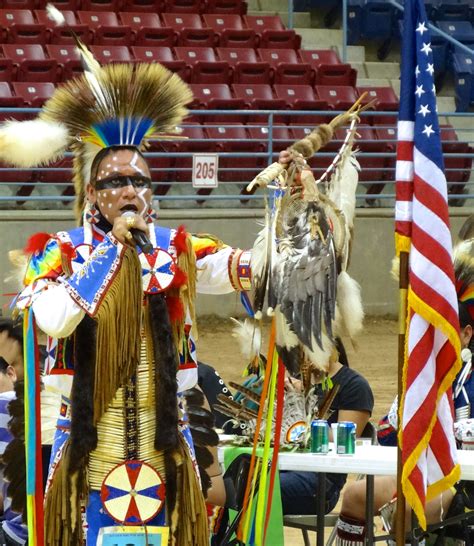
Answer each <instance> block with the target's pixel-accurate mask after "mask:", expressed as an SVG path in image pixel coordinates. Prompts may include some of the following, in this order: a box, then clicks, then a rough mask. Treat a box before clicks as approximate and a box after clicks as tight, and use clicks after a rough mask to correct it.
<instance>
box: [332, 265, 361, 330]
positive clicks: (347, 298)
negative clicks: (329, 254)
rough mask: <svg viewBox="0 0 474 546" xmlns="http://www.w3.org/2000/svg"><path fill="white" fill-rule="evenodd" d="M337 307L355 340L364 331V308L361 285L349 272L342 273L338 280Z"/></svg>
mask: <svg viewBox="0 0 474 546" xmlns="http://www.w3.org/2000/svg"><path fill="white" fill-rule="evenodd" d="M337 305H338V308H339V312H340V313H341V318H342V322H343V325H344V327H345V329H346V331H347V334H348V335H349V337H351V338H353V337H354V336H356V335H357V334H358V333H360V332H361V330H362V325H363V321H364V308H363V306H362V297H361V293H360V285H359V283H358V282H357V281H356V280H355V279H353V278H352V277H351V276H350V275H349V273H347V271H341V273H340V274H339V277H338V279H337Z"/></svg>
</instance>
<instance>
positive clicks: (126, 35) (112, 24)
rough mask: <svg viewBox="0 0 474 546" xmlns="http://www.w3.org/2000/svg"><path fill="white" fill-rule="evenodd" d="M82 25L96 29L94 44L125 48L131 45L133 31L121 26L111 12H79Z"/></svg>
mask: <svg viewBox="0 0 474 546" xmlns="http://www.w3.org/2000/svg"><path fill="white" fill-rule="evenodd" d="M77 17H78V20H79V22H80V23H82V24H85V25H88V26H89V27H90V28H92V29H94V34H95V35H94V44H97V45H99V44H100V45H106V46H123V45H124V44H125V45H129V44H131V41H132V30H131V29H130V27H127V26H124V25H120V22H119V20H118V18H117V15H116V14H115V13H113V12H111V11H78V12H77Z"/></svg>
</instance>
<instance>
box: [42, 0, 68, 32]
mask: <svg viewBox="0 0 474 546" xmlns="http://www.w3.org/2000/svg"><path fill="white" fill-rule="evenodd" d="M46 14H47V16H48V18H49V19H51V21H53V22H54V23H55V25H56V26H58V27H61V26H64V25H65V24H66V18H65V17H64V15H63V14H62V13H61V12H60V11H59V10H58V8H57V7H55V6H54V5H53V4H46Z"/></svg>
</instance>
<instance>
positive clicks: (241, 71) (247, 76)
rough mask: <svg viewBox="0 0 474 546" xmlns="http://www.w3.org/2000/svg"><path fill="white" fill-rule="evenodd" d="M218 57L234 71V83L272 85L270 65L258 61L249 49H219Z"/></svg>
mask: <svg viewBox="0 0 474 546" xmlns="http://www.w3.org/2000/svg"><path fill="white" fill-rule="evenodd" d="M216 52H217V56H218V57H219V59H220V60H221V61H226V62H227V63H229V66H230V67H232V69H233V82H234V83H270V82H271V77H270V65H269V64H268V63H262V62H260V61H259V60H258V58H257V54H256V53H255V50H254V49H252V48H249V47H218V48H216Z"/></svg>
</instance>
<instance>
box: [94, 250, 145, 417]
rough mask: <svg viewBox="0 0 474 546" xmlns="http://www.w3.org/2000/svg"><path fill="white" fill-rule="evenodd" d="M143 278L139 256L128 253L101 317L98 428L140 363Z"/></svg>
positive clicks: (96, 406) (101, 308) (96, 399)
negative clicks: (99, 422) (118, 390)
mask: <svg viewBox="0 0 474 546" xmlns="http://www.w3.org/2000/svg"><path fill="white" fill-rule="evenodd" d="M142 290H143V289H142V278H141V267H140V262H139V260H138V256H137V253H136V252H135V250H133V249H131V248H127V249H126V250H125V254H124V256H123V259H122V264H121V266H120V270H119V272H118V274H117V276H116V278H115V279H114V281H113V283H112V285H111V286H110V287H109V289H108V291H107V295H106V296H105V298H104V300H103V301H102V303H101V304H100V306H99V310H98V313H97V317H96V318H97V341H96V365H95V382H94V393H95V395H94V425H96V424H97V422H98V421H99V419H100V418H101V417H102V415H103V413H104V412H105V410H106V409H107V407H108V406H109V404H110V403H111V402H112V400H113V398H114V396H115V393H116V392H117V389H118V388H119V387H121V386H122V385H124V384H125V383H126V382H127V381H128V380H129V379H130V378H131V377H132V375H133V373H134V372H135V371H136V368H137V366H138V362H139V360H140V340H141V337H140V332H141V319H142V298H143V292H142Z"/></svg>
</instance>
